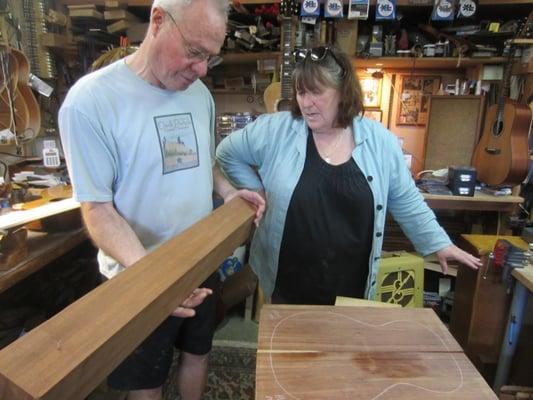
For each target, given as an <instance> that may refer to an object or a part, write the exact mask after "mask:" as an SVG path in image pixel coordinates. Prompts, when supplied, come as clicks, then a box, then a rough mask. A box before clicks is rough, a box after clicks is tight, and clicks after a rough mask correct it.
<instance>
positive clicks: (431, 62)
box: [221, 52, 506, 69]
mask: <svg viewBox="0 0 533 400" xmlns="http://www.w3.org/2000/svg"><path fill="white" fill-rule="evenodd" d="M280 57H281V53H279V52H263V53H233V54H232V53H226V54H222V58H223V59H224V62H223V63H222V64H221V65H232V64H246V63H255V62H256V61H257V60H261V59H263V60H264V59H270V58H280ZM505 61H506V58H505V57H489V58H482V57H479V58H461V60H459V58H457V57H417V58H414V57H375V58H359V57H353V58H352V64H353V66H354V67H355V68H407V69H408V68H412V67H413V63H414V67H415V68H427V69H455V68H469V67H473V66H476V65H484V64H504V63H505ZM458 63H459V65H458Z"/></svg>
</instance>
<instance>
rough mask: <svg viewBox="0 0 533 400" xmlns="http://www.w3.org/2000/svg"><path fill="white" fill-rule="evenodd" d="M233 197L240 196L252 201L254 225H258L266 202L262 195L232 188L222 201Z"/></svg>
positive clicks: (225, 201)
mask: <svg viewBox="0 0 533 400" xmlns="http://www.w3.org/2000/svg"><path fill="white" fill-rule="evenodd" d="M234 197H240V198H241V199H244V200H246V201H247V202H249V203H252V204H253V205H254V206H255V219H254V224H255V226H259V221H261V218H263V214H264V213H265V209H266V202H265V199H264V197H263V196H261V195H260V194H259V193H257V192H253V191H251V190H247V189H241V190H234V191H231V192H230V193H229V194H228V195H227V196H226V197H224V203H227V202H228V201H230V200H231V199H233V198H234Z"/></svg>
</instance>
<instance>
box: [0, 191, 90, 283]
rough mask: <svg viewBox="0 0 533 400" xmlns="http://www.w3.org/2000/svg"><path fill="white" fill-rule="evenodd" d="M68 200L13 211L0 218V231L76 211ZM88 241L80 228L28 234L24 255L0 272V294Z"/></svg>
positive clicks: (30, 232) (72, 203) (74, 204)
mask: <svg viewBox="0 0 533 400" xmlns="http://www.w3.org/2000/svg"><path fill="white" fill-rule="evenodd" d="M79 207H80V204H79V203H78V202H76V201H74V200H73V199H72V198H70V199H64V200H60V201H55V202H51V203H48V204H45V205H43V206H40V207H36V208H33V209H31V210H26V211H13V212H10V213H9V214H5V215H1V216H0V229H11V228H16V227H18V226H22V225H24V224H27V223H29V222H32V221H36V220H42V219H44V218H48V217H51V216H54V215H58V214H62V213H66V212H70V211H73V210H77V209H79ZM88 238H89V236H88V234H87V232H86V231H85V229H84V228H83V227H77V228H74V229H69V230H65V231H58V232H34V231H29V232H28V239H27V245H28V254H27V256H26V257H25V258H24V260H22V261H21V262H19V263H18V264H17V265H15V266H14V267H12V268H10V269H9V270H6V271H0V293H1V292H3V291H5V290H6V289H8V288H9V287H11V286H13V285H15V284H16V283H17V282H19V281H21V280H22V279H24V278H26V277H27V276H29V275H31V274H33V273H34V272H36V271H38V270H40V269H41V268H43V267H44V266H46V265H47V264H49V263H50V262H51V261H53V260H55V259H56V258H58V257H60V256H62V255H63V254H65V253H67V252H68V251H70V250H72V249H73V248H74V247H76V246H77V245H79V244H80V243H82V242H83V241H85V240H87V239H88Z"/></svg>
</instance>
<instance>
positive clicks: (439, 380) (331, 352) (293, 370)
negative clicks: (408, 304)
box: [256, 305, 496, 400]
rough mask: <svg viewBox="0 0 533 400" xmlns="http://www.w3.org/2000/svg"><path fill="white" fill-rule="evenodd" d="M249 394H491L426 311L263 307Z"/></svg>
mask: <svg viewBox="0 0 533 400" xmlns="http://www.w3.org/2000/svg"><path fill="white" fill-rule="evenodd" d="M257 353H258V354H257V368H256V400H267V399H279V400H289V399H302V400H303V399H305V400H314V399H316V400H318V399H328V400H329V399H331V400H336V399H339V400H340V399H356V398H357V399H360V400H377V399H380V400H384V399H414V398H431V399H457V400H459V399H461V400H466V399H479V400H483V399H493V400H495V399H496V395H495V394H494V392H492V390H491V389H490V387H489V386H488V385H487V383H486V382H485V381H484V380H483V378H482V377H481V376H480V375H479V373H478V372H477V370H476V369H475V368H474V366H473V365H472V364H471V363H470V361H469V360H468V358H467V357H466V356H465V355H464V354H463V352H462V350H461V348H460V347H459V345H458V344H457V342H456V341H455V339H454V338H453V337H452V336H451V334H450V333H449V331H448V330H447V329H446V327H445V326H444V325H443V324H442V323H441V322H440V320H439V319H438V318H437V316H436V315H435V313H434V312H433V311H432V310H429V309H415V308H399V309H398V308H373V307H338V306H288V305H267V306H264V307H263V309H262V311H261V321H260V324H259V341H258V350H257Z"/></svg>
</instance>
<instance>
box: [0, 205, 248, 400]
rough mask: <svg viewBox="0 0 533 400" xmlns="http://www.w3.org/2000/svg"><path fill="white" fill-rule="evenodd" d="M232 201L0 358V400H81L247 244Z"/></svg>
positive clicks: (240, 209) (244, 218)
mask: <svg viewBox="0 0 533 400" xmlns="http://www.w3.org/2000/svg"><path fill="white" fill-rule="evenodd" d="M254 214H255V213H254V211H253V209H252V207H251V206H250V205H248V204H247V203H246V202H244V201H243V200H241V199H233V200H232V201H231V202H229V203H228V204H226V205H224V206H222V207H220V208H219V209H217V210H215V211H214V212H213V213H212V214H210V215H209V216H208V217H206V218H204V219H203V220H201V221H200V222H198V223H197V224H195V225H193V226H192V227H190V228H189V229H187V230H186V231H184V232H183V233H182V234H180V235H178V236H176V237H175V238H173V239H171V240H169V241H168V242H166V243H164V244H163V245H161V246H160V247H158V248H157V249H156V250H154V251H153V252H152V253H150V254H148V255H147V256H146V257H144V258H142V259H141V260H140V261H139V262H137V263H135V264H134V265H132V266H131V267H129V268H127V269H126V270H125V271H123V272H122V273H121V274H119V275H118V276H117V277H115V278H113V279H111V280H109V281H107V282H106V283H105V284H103V285H101V286H99V287H98V288H96V289H95V290H93V291H92V292H90V293H89V294H87V295H86V296H84V297H83V298H81V299H80V300H78V301H77V302H75V303H73V304H72V305H70V306H69V307H67V308H66V309H65V310H63V311H62V312H60V313H59V314H57V315H55V316H54V317H53V318H51V319H50V320H48V321H46V322H45V323H43V324H42V325H40V326H39V327H38V328H36V329H34V330H33V331H31V332H29V333H28V334H26V335H25V336H23V337H21V338H20V339H18V340H17V341H15V342H14V343H12V344H11V345H10V346H8V347H6V348H4V349H3V350H1V351H0V399H3V400H22V399H24V400H26V399H42V400H56V399H65V400H66V399H68V400H76V399H83V398H85V397H86V396H87V395H88V394H89V393H90V392H91V390H92V389H94V388H95V387H96V386H97V385H98V384H99V383H100V382H101V381H102V380H103V379H104V378H105V377H106V376H107V375H108V374H109V373H110V372H111V371H112V370H113V369H114V368H115V367H116V366H117V365H118V364H119V363H120V362H121V361H122V360H123V359H124V358H125V357H126V356H127V355H128V354H130V353H131V351H132V350H133V349H135V347H137V346H138V345H139V343H141V341H142V340H144V338H146V337H147V336H148V335H149V334H150V332H152V331H153V329H155V327H156V326H158V325H159V324H160V323H161V322H162V321H163V320H164V319H165V318H166V317H167V316H168V315H170V313H171V312H172V311H173V310H175V309H176V307H178V305H179V304H181V302H182V301H183V300H184V299H185V298H186V297H187V296H188V295H189V294H190V293H191V291H192V290H193V289H194V288H196V287H198V285H200V283H201V282H203V281H204V280H205V279H206V278H207V277H208V276H209V275H210V274H211V273H212V272H213V271H215V270H216V269H217V268H218V266H219V265H220V264H221V263H222V261H223V260H224V259H225V258H226V257H227V256H228V255H229V254H231V253H232V252H233V250H234V249H235V248H237V247H238V246H239V245H240V244H242V243H243V242H244V241H245V240H247V239H248V237H249V234H250V228H251V225H252V220H253V218H254Z"/></svg>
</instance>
